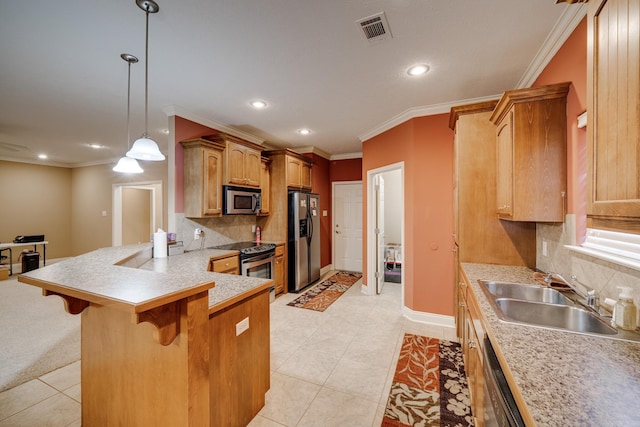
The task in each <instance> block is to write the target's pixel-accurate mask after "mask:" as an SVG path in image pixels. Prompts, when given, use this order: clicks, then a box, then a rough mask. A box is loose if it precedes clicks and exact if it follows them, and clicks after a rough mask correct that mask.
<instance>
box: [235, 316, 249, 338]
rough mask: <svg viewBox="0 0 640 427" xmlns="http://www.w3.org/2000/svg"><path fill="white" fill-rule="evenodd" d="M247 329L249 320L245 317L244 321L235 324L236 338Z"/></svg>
mask: <svg viewBox="0 0 640 427" xmlns="http://www.w3.org/2000/svg"><path fill="white" fill-rule="evenodd" d="M247 329H249V318H248V317H245V318H244V319H242V320H241V321H239V322H238V323H236V336H238V335H240V334H241V333H243V332H244V331H246V330H247Z"/></svg>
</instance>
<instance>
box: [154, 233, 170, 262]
mask: <svg viewBox="0 0 640 427" xmlns="http://www.w3.org/2000/svg"><path fill="white" fill-rule="evenodd" d="M153 257H154V258H166V257H167V233H166V232H165V231H162V229H161V228H158V232H157V233H153Z"/></svg>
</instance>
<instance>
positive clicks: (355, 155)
mask: <svg viewBox="0 0 640 427" xmlns="http://www.w3.org/2000/svg"><path fill="white" fill-rule="evenodd" d="M361 158H362V152H359V153H347V154H334V155H332V156H331V158H330V159H329V160H349V159H361Z"/></svg>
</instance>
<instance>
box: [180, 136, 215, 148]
mask: <svg viewBox="0 0 640 427" xmlns="http://www.w3.org/2000/svg"><path fill="white" fill-rule="evenodd" d="M180 145H182V146H183V147H184V148H190V147H204V148H213V149H215V150H224V148H225V145H224V144H220V143H218V142H213V141H208V140H205V139H202V138H195V139H186V140H184V141H180Z"/></svg>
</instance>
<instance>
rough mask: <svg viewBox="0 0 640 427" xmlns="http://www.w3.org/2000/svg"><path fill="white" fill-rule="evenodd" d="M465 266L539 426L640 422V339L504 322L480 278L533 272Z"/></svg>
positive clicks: (522, 279) (515, 278)
mask: <svg viewBox="0 0 640 427" xmlns="http://www.w3.org/2000/svg"><path fill="white" fill-rule="evenodd" d="M462 267H463V269H464V271H465V273H466V275H467V277H468V278H469V281H470V282H471V287H472V290H473V292H474V294H475V296H476V299H477V300H478V304H479V305H480V309H481V310H482V314H483V315H484V317H485V319H486V320H487V322H488V325H487V326H488V328H489V335H490V338H491V340H492V343H493V344H494V346H497V347H499V349H500V351H501V352H502V354H503V355H504V357H505V359H506V361H507V363H508V367H506V369H508V370H509V371H510V373H511V375H512V376H513V378H514V379H515V382H516V384H517V387H518V389H519V391H520V394H521V395H522V397H523V398H524V400H525V402H526V404H527V409H528V411H529V413H530V414H531V416H532V418H533V419H534V421H535V423H536V425H538V426H545V427H546V426H563V427H565V426H607V427H613V426H620V427H622V426H624V427H628V426H640V409H638V408H640V343H634V342H628V341H620V340H614V339H610V338H605V337H593V336H588V335H583V334H576V333H570V332H563V331H556V330H549V329H542V328H537V327H531V326H526V325H517V324H511V323H506V322H503V321H500V320H499V319H498V317H497V315H496V314H495V312H494V311H493V308H492V307H491V305H490V304H489V301H488V300H487V298H486V297H485V295H484V292H483V291H482V289H481V288H480V285H479V284H478V280H482V279H484V280H494V281H510V282H517V283H531V284H535V282H534V281H533V271H532V270H530V269H528V268H525V267H511V266H498V265H487V264H471V263H463V264H462ZM494 341H495V342H494ZM503 369H505V367H504V366H503Z"/></svg>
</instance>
